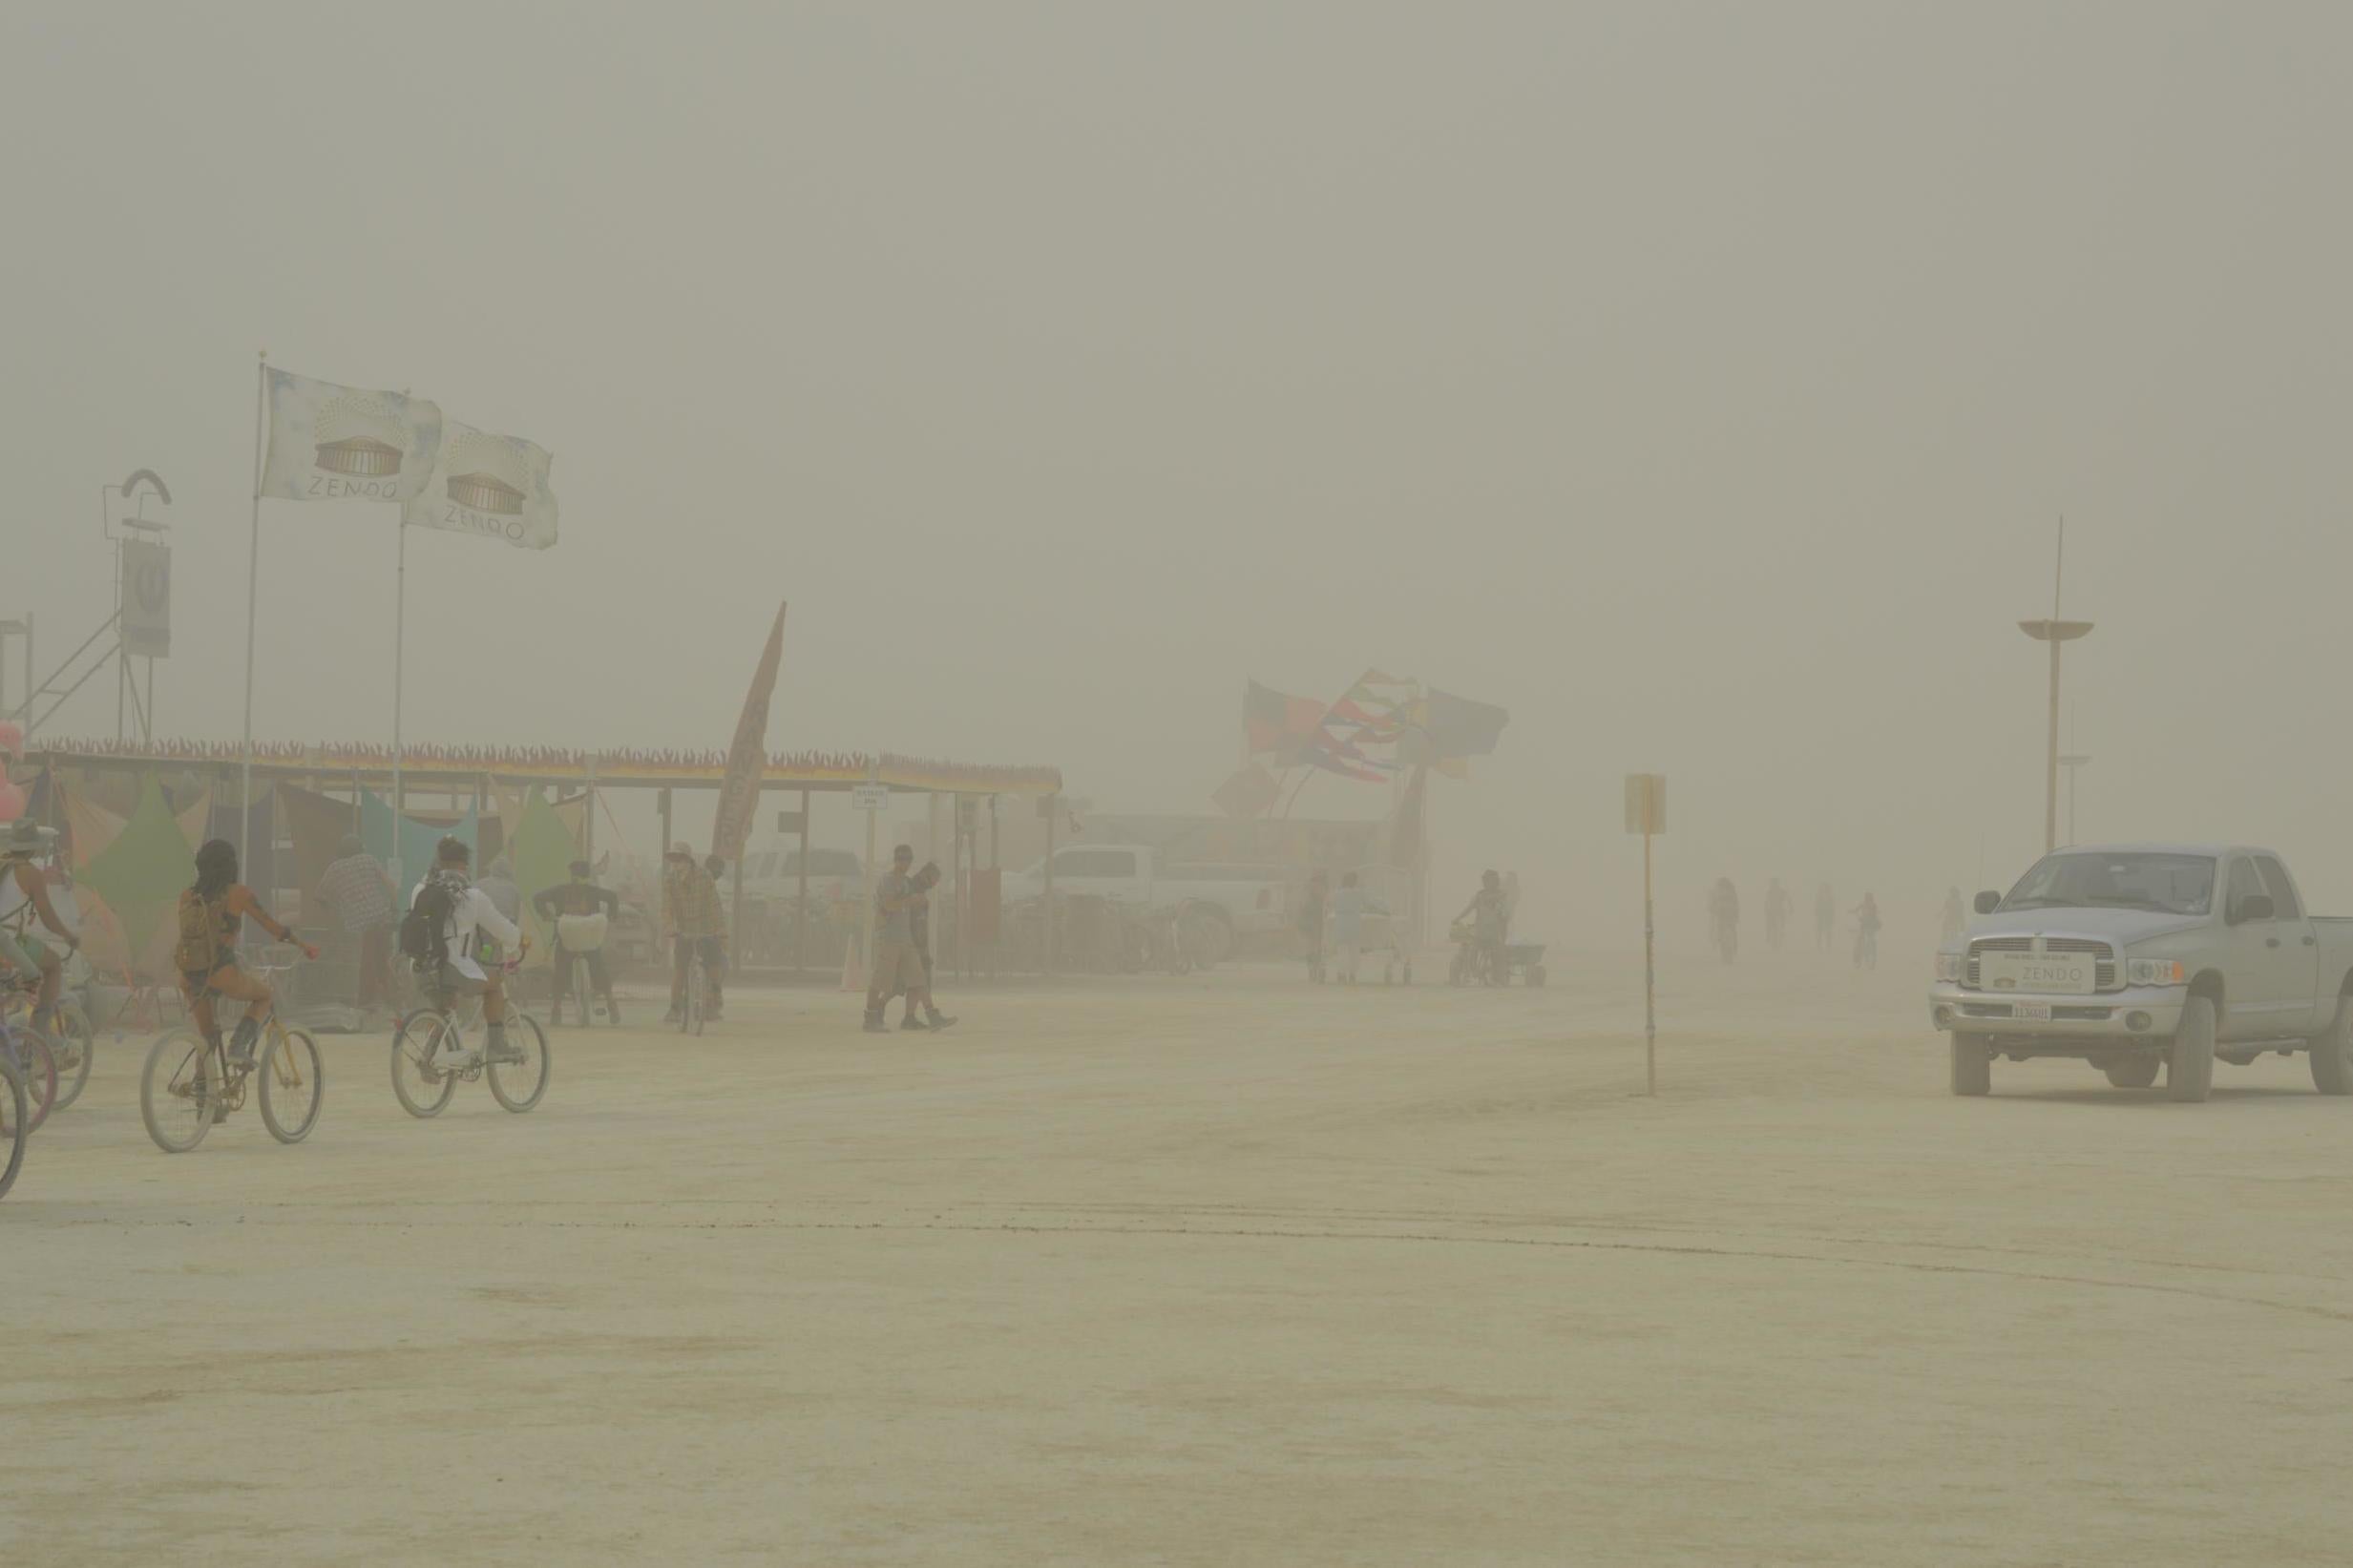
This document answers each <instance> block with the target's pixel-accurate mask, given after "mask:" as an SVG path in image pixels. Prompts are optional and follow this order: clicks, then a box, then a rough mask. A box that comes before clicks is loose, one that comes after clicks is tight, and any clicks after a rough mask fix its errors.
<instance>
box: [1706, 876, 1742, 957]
mask: <svg viewBox="0 0 2353 1568" xmlns="http://www.w3.org/2000/svg"><path fill="white" fill-rule="evenodd" d="M1708 929H1709V930H1710V931H1711V932H1712V934H1713V935H1714V937H1715V951H1717V952H1718V953H1720V954H1722V955H1723V958H1724V962H1726V963H1728V964H1729V963H1731V962H1732V961H1733V959H1734V958H1737V957H1738V956H1739V955H1740V889H1737V888H1734V887H1733V879H1732V878H1730V877H1728V876H1720V877H1717V878H1716V879H1715V889H1714V890H1713V891H1712V892H1711V893H1709V895H1708Z"/></svg>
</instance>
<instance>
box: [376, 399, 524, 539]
mask: <svg viewBox="0 0 2353 1568" xmlns="http://www.w3.org/2000/svg"><path fill="white" fill-rule="evenodd" d="M554 461H555V459H554V458H553V457H551V456H550V455H549V453H548V449H546V448H545V447H542V446H539V445H538V444H537V443H536V442H531V441H525V440H523V439H522V438H521V437H519V436H512V435H494V434H492V433H491V432H490V431H488V430H477V429H474V428H473V426H471V425H460V424H458V423H457V422H456V421H455V420H452V421H450V422H449V423H448V425H446V426H445V427H444V428H443V429H442V432H441V447H440V450H439V452H438V453H437V454H436V456H435V460H434V463H433V470H432V474H431V477H429V478H428V479H427V480H426V482H425V484H424V486H423V488H422V489H420V490H419V491H417V492H416V493H415V494H414V495H413V496H411V497H410V500H409V503H408V505H407V506H406V507H404V508H403V509H402V511H401V521H402V522H404V523H407V524H408V525H409V526H410V528H438V529H444V530H447V531H449V532H451V533H473V534H475V535H478V536H479V537H482V538H485V539H502V540H504V541H505V542H507V543H508V544H511V545H519V546H521V547H522V548H524V549H526V550H545V549H547V548H548V547H549V546H550V545H553V544H554V543H555V542H556V492H555V491H553V490H551V489H549V488H548V479H547V470H548V465H549V464H550V463H552V462H554Z"/></svg>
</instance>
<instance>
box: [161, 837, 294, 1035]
mask: <svg viewBox="0 0 2353 1568" xmlns="http://www.w3.org/2000/svg"><path fill="white" fill-rule="evenodd" d="M247 915H251V916H252V917H253V919H254V922H255V924H257V925H259V926H260V927H261V928H262V929H263V930H265V931H267V932H269V933H270V935H272V936H274V937H276V938H277V939H278V940H279V941H281V942H295V936H294V933H293V932H292V931H291V930H287V929H286V928H285V927H284V926H283V925H281V924H280V923H279V922H278V919H277V917H276V916H274V915H272V914H271V913H270V912H269V911H268V910H267V909H263V908H262V904H261V900H259V899H257V898H255V897H254V896H253V889H251V888H248V887H246V886H245V885H244V884H243V883H242V882H240V881H238V880H237V847H236V846H235V845H233V844H231V843H230V842H229V841H228V840H226V839H213V840H211V841H210V842H208V843H207V844H206V845H205V846H204V847H203V848H201V849H199V850H198V851H197V852H196V884H195V886H193V887H191V888H189V889H186V890H185V891H184V892H182V893H181V894H180V895H179V945H178V946H177V947H175V948H173V950H172V963H173V966H174V967H175V968H177V969H178V970H179V983H180V989H181V990H182V991H183V992H185V993H186V994H187V997H188V1011H189V1013H190V1014H192V1015H193V1016H194V1017H195V1019H196V1026H197V1028H198V1029H199V1030H200V1031H202V1033H203V1035H204V1039H205V1041H206V1043H208V1044H211V1045H219V1044H220V1043H221V1023H220V1019H219V1017H218V1015H217V1014H215V1012H214V1009H213V998H214V997H216V996H226V997H228V998H229V999H231V1000H232V1001H240V1002H243V1003H244V1004H245V1015H244V1016H243V1017H242V1018H240V1019H239V1020H238V1022H237V1033H236V1034H235V1035H231V1036H230V1039H229V1055H230V1056H234V1057H236V1058H238V1059H239V1060H249V1059H251V1057H252V1056H253V1046H254V1042H255V1041H256V1040H258V1039H260V1038H261V1037H262V1025H263V1021H264V1020H266V1019H267V1018H268V1017H269V1012H270V1008H271V1006H272V1005H273V1004H274V1002H275V1001H276V998H275V997H274V996H273V995H272V994H271V993H270V989H269V985H268V983H267V982H266V981H264V980H263V979H262V978H261V977H260V976H258V975H253V974H248V973H246V972H244V971H243V970H242V969H241V968H239V967H238V963H237V935H238V930H239V928H240V927H241V926H242V925H243V923H244V920H245V917H246V916H247ZM295 945H296V946H297V947H299V948H301V949H302V950H303V956H304V957H305V958H316V957H318V956H319V950H318V949H317V948H315V947H312V946H311V945H310V944H309V943H307V942H295Z"/></svg>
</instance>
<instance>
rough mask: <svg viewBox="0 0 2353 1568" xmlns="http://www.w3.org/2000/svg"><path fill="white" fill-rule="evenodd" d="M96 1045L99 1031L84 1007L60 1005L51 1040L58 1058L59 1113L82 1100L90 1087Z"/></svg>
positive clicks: (67, 1004) (61, 1003)
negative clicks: (91, 1064)
mask: <svg viewBox="0 0 2353 1568" xmlns="http://www.w3.org/2000/svg"><path fill="white" fill-rule="evenodd" d="M96 1043H97V1031H96V1030H95V1029H93V1028H91V1027H90V1015H89V1014H87V1013H84V1012H83V1011H82V1009H81V1004H80V1003H78V1002H60V1003H58V1004H57V1028H56V1032H55V1033H54V1034H53V1035H51V1036H50V1044H51V1045H52V1046H53V1048H54V1049H55V1051H56V1054H57V1109H58V1110H60V1111H62V1110H64V1109H65V1108H66V1107H67V1106H69V1105H71V1104H73V1103H74V1101H75V1100H77V1099H79V1098H82V1091H83V1090H84V1089H86V1088H88V1087H89V1086H90V1058H91V1054H92V1051H93V1049H94V1048H95V1045H96Z"/></svg>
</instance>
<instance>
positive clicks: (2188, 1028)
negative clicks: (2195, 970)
mask: <svg viewBox="0 0 2353 1568" xmlns="http://www.w3.org/2000/svg"><path fill="white" fill-rule="evenodd" d="M2214 1035H2215V1011H2214V998H2213V997H2212V996H2193V997H2191V998H2190V1005H2189V1006H2187V1007H2185V1008H2183V1009H2182V1010H2181V1027H2180V1028H2179V1029H2176V1030H2175V1031H2174V1048H2173V1053H2172V1055H2171V1056H2168V1057H2167V1058H2166V1063H2165V1097H2166V1098H2168V1099H2173V1100H2178V1101H2179V1102H2181V1103H2182V1104H2184V1105H2195V1104H2197V1103H2199V1102H2200V1101H2202V1100H2204V1099H2205V1098H2206V1097H2207V1096H2208V1095H2210V1094H2212V1093H2214Z"/></svg>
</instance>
